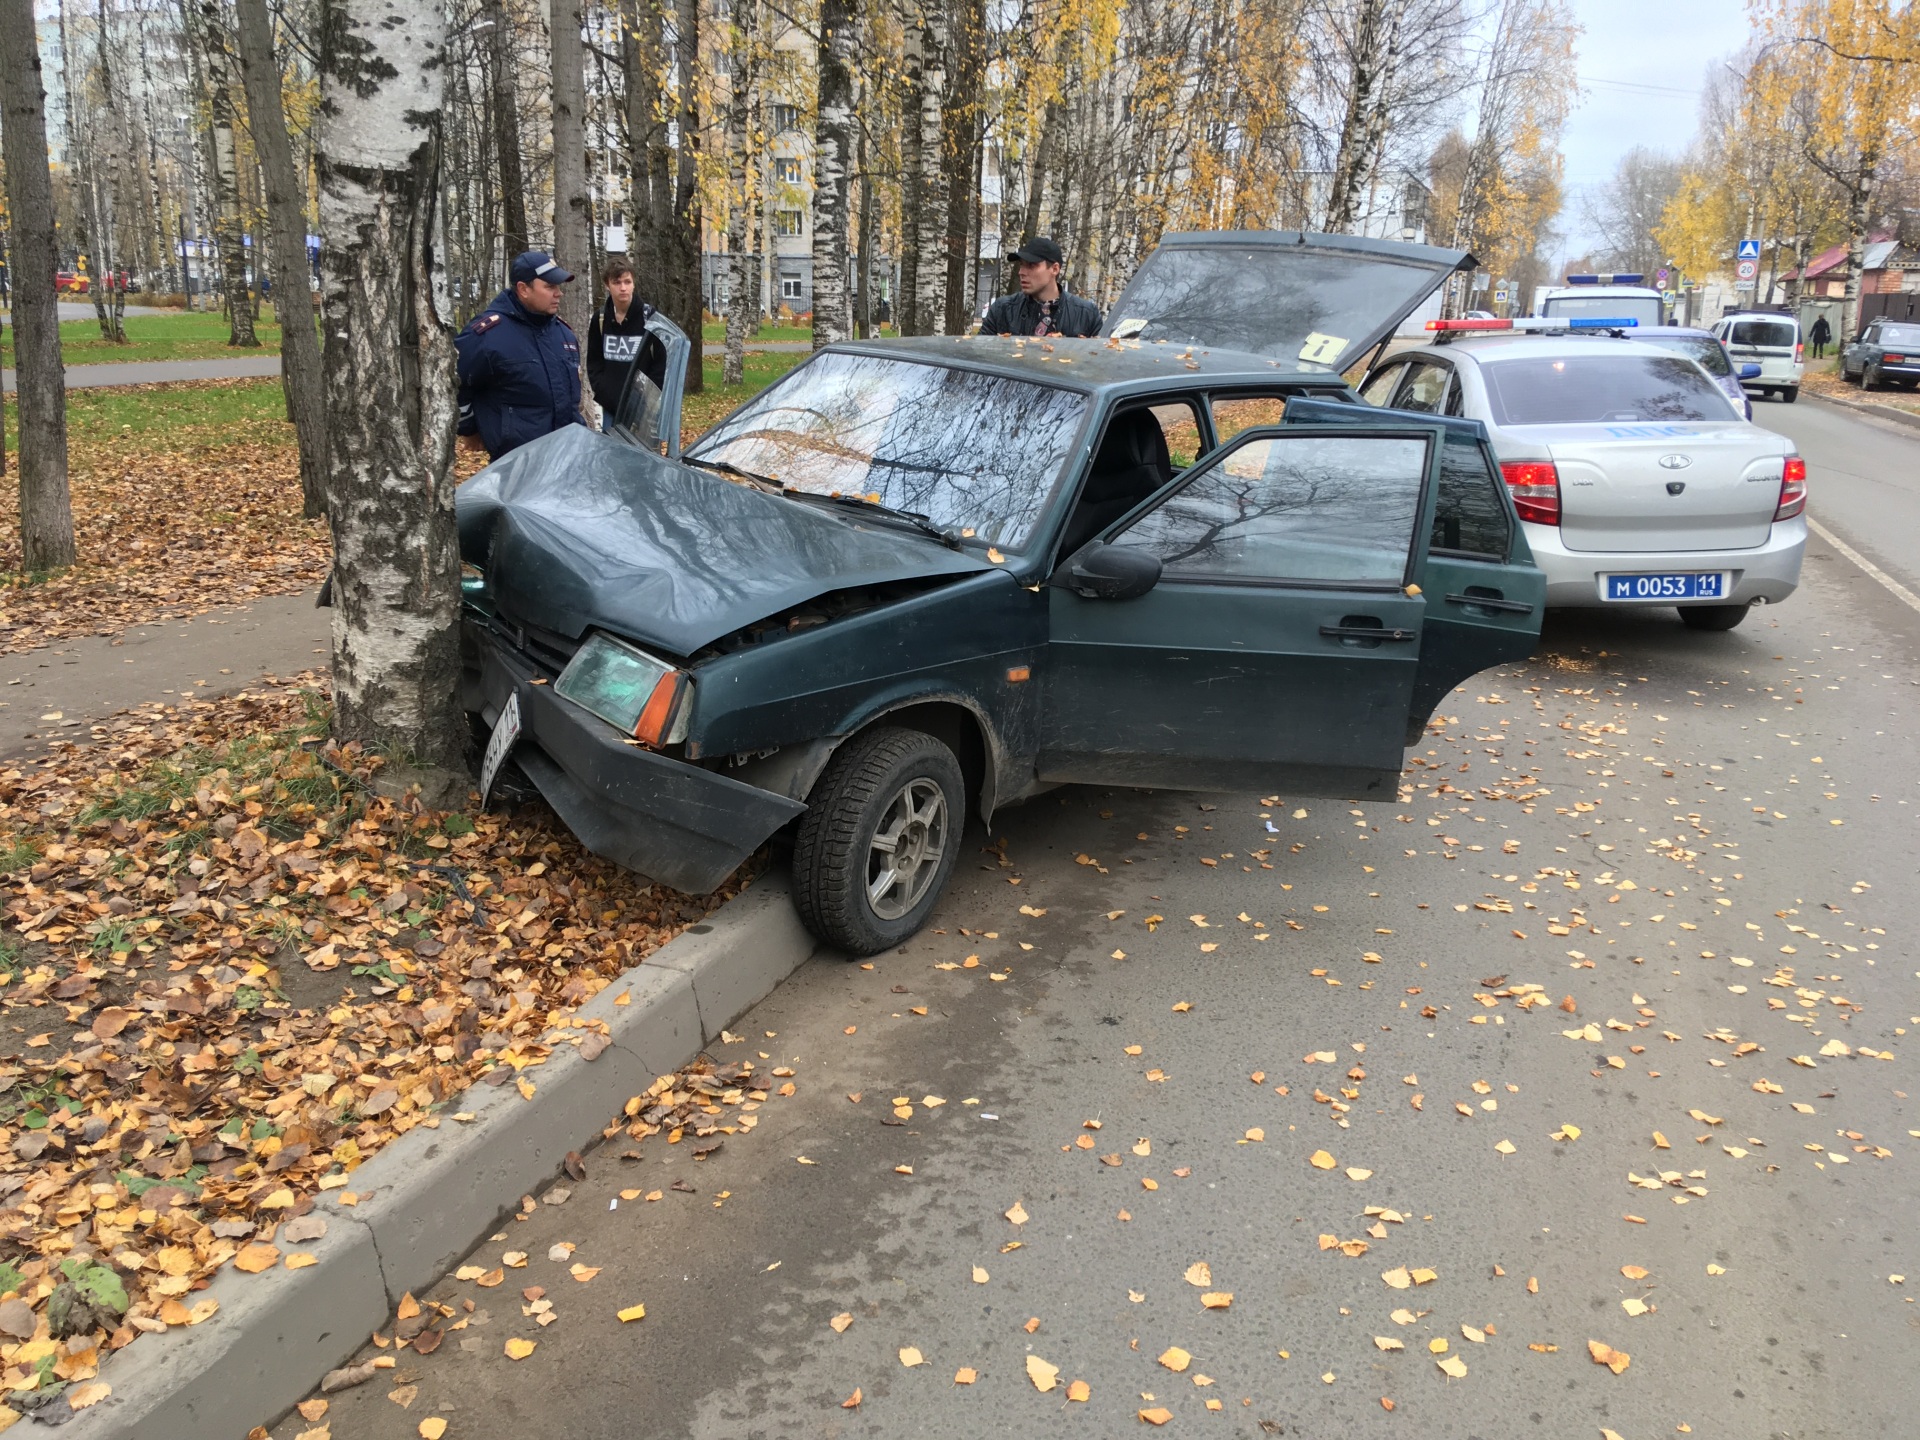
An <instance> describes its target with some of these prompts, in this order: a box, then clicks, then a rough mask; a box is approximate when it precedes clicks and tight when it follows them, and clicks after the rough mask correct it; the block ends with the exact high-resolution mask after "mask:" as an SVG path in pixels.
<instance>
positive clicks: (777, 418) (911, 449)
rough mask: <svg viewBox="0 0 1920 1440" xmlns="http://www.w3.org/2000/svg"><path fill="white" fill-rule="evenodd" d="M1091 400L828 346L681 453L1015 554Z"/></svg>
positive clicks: (1018, 382)
mask: <svg viewBox="0 0 1920 1440" xmlns="http://www.w3.org/2000/svg"><path fill="white" fill-rule="evenodd" d="M1087 403H1088V402H1087V397H1086V396H1085V395H1083V394H1080V393H1078V392H1076V391H1072V390H1061V389H1055V388H1054V387H1052V386H1048V385H1036V384H1034V383H1032V382H1031V381H1027V380H1017V379H1013V378H1010V377H1007V376H1001V375H985V374H981V373H980V372H978V371H974V370H960V369H954V368H950V367H948V366H945V365H933V364H925V363H922V362H919V361H914V360H905V359H896V358H894V357H891V356H886V357H882V356H876V355H845V354H834V353H828V354H824V355H821V356H819V357H817V358H816V359H814V360H812V361H811V362H809V363H808V364H806V365H804V366H802V367H801V368H800V369H798V370H796V371H794V372H793V373H792V374H791V375H789V376H787V377H786V378H785V379H784V380H782V381H780V383H778V384H777V385H774V386H772V387H771V388H770V389H768V390H766V391H765V392H763V393H762V394H760V395H759V396H757V397H756V398H755V399H752V400H750V401H748V402H747V403H746V404H745V405H743V406H742V407H741V408H740V409H738V410H736V411H735V412H734V413H733V414H732V415H730V416H729V417H727V419H726V420H725V421H723V422H722V423H721V424H720V425H718V426H716V427H715V428H714V429H713V430H712V432H710V433H709V434H708V435H707V436H706V437H705V438H704V439H702V440H701V441H700V443H699V444H698V445H696V446H694V447H693V448H692V449H691V450H690V451H689V452H688V456H687V458H688V459H690V460H700V461H705V462H707V463H709V464H722V465H729V466H733V467H736V468H738V469H740V470H744V471H746V472H747V473H748V474H749V475H756V476H761V477H764V478H765V479H768V480H772V481H775V482H777V483H778V484H780V485H782V486H784V487H785V488H787V489H789V490H800V491H805V492H806V493H808V494H811V495H845V496H858V497H861V498H863V499H866V500H869V501H873V502H875V503H876V504H880V505H885V506H887V507H889V508H891V509H895V510H906V511H912V512H915V513H917V514H921V515H924V516H926V517H927V519H929V520H930V521H932V522H933V523H934V524H935V525H937V526H939V527H941V528H942V529H944V530H947V531H949V532H951V533H952V534H953V535H954V536H955V537H956V538H960V539H965V540H972V541H974V542H976V543H979V544H983V545H995V546H1003V547H1005V548H1006V549H1009V550H1014V551H1018V550H1021V549H1023V548H1024V547H1025V545H1026V543H1027V540H1028V538H1029V537H1030V536H1031V535H1032V533H1033V528H1034V525H1035V523H1036V522H1037V521H1038V520H1039V518H1040V514H1041V511H1042V508H1043V507H1044V506H1045V505H1046V502H1047V497H1048V495H1049V494H1050V493H1051V492H1052V490H1053V485H1054V482H1055V480H1057V479H1058V478H1059V474H1060V468H1061V465H1062V463H1063V462H1064V461H1065V459H1066V457H1067V455H1068V453H1069V452H1070V451H1071V450H1072V448H1073V445H1074V442H1075V440H1077V439H1078V438H1079V434H1080V430H1081V425H1082V422H1083V421H1084V420H1085V418H1086V413H1087Z"/></svg>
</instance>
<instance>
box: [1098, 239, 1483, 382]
mask: <svg viewBox="0 0 1920 1440" xmlns="http://www.w3.org/2000/svg"><path fill="white" fill-rule="evenodd" d="M1473 264H1474V259H1473V256H1472V255H1470V254H1468V253H1467V252H1466V251H1465V250H1442V249H1438V248H1436V247H1434V246H1431V245H1411V244H1408V243H1406V242H1405V241H1400V240H1369V239H1367V238H1365V237H1363V236H1359V235H1314V234H1309V233H1307V232H1305V231H1300V230H1231V231H1207V232H1196V233H1191V234H1175V235H1165V236H1162V237H1161V240H1160V245H1159V248H1158V249H1156V250H1155V251H1154V252H1153V253H1152V254H1151V255H1149V256H1147V258H1146V259H1145V260H1144V261H1143V262H1141V265H1140V268H1139V269H1138V270H1136V271H1135V272H1134V275H1133V279H1132V280H1131V281H1129V282H1128V284H1127V288H1126V290H1125V291H1123V292H1122V293H1121V296H1120V298H1119V299H1118V300H1117V301H1115V302H1114V306H1113V308H1112V309H1111V310H1110V311H1108V312H1107V329H1106V333H1107V334H1108V335H1110V336H1118V337H1120V338H1121V339H1136V338H1137V339H1141V340H1166V341H1170V342H1172V343H1175V344H1181V345H1208V346H1214V347H1217V348H1219V349H1223V350H1245V351H1248V352H1250V353H1252V354H1255V355H1265V356H1268V357H1269V358H1271V359H1274V360H1280V361H1292V362H1295V363H1297V364H1298V365H1299V366H1300V368H1302V369H1309V370H1312V369H1325V370H1331V371H1335V372H1338V371H1341V370H1345V369H1347V368H1348V367H1350V366H1352V365H1354V364H1357V363H1358V362H1359V361H1360V360H1361V359H1363V358H1364V357H1365V356H1366V354H1367V352H1368V351H1369V350H1371V349H1372V348H1373V347H1374V346H1375V345H1378V344H1379V343H1380V342H1381V341H1382V340H1384V339H1386V338H1387V337H1388V336H1389V335H1391V334H1393V332H1394V330H1395V328H1396V327H1398V325H1399V324H1400V322H1401V321H1402V320H1404V319H1405V318H1406V317H1407V316H1408V315H1410V314H1412V313H1413V311H1414V310H1415V309H1416V308H1418V306H1419V305H1420V303H1421V302H1422V301H1423V300H1425V299H1426V298H1427V297H1428V296H1429V295H1431V294H1432V293H1433V292H1434V291H1435V290H1436V289H1438V288H1439V286H1440V284H1441V282H1442V281H1444V280H1445V279H1446V278H1447V276H1449V275H1451V274H1452V273H1453V272H1454V271H1455V270H1463V269H1468V268H1470V267H1471V266H1472V265H1473Z"/></svg>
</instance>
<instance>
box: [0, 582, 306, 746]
mask: <svg viewBox="0 0 1920 1440" xmlns="http://www.w3.org/2000/svg"><path fill="white" fill-rule="evenodd" d="M331 615H332V612H331V611H328V610H316V609H315V608H314V606H313V594H312V592H311V591H309V592H307V593H305V594H301V595H275V596H272V597H270V598H268V599H265V600H260V601H257V602H256V603H254V604H252V605H248V606H245V607H242V608H240V609H235V610H229V611H226V612H225V613H223V614H214V615H205V616H201V617H199V618H197V619H193V620H175V621H162V622H159V623H157V624H152V625H141V626H136V627H135V628H133V629H130V630H128V631H126V632H125V633H123V634H121V635H118V636H104V635H101V636H92V637H89V638H87V639H83V640H68V641H64V642H58V643H56V644H55V645H52V646H48V647H45V648H43V649H39V650H28V651H24V652H22V653H21V654H18V655H4V656H0V760H10V759H13V758H15V757H17V756H20V755H23V754H31V753H37V752H39V751H41V750H44V749H45V748H46V746H47V744H48V742H49V741H51V740H53V739H55V738H61V739H70V740H80V741H84V740H86V739H88V738H89V737H90V735H91V733H92V732H91V731H90V730H89V728H88V726H89V724H90V723H91V722H96V721H102V720H105V719H106V718H107V717H108V716H109V715H113V714H115V713H117V712H119V711H121V710H127V709H131V708H132V707H133V706H136V705H140V704H144V703H146V702H147V701H150V700H175V699H185V698H187V697H189V696H191V697H193V698H196V699H205V698H208V697H210V696H214V695H220V694H223V693H225V692H227V691H231V690H239V689H242V688H243V687H245V686H247V685H251V684H252V683H253V682H254V681H255V680H257V679H258V678H259V677H260V676H262V675H266V674H279V675H291V674H295V673H297V672H299V671H301V670H308V669H314V668H322V669H324V668H325V666H326V665H327V656H328V645H329V641H328V635H329V628H328V627H329V620H330V616H331Z"/></svg>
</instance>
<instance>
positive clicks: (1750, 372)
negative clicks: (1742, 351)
mask: <svg viewBox="0 0 1920 1440" xmlns="http://www.w3.org/2000/svg"><path fill="white" fill-rule="evenodd" d="M1759 373H1760V367H1759V366H1758V365H1753V364H1747V365H1742V366H1741V367H1740V378H1741V379H1742V380H1751V379H1753V378H1754V377H1755V376H1757V375H1758V374H1759Z"/></svg>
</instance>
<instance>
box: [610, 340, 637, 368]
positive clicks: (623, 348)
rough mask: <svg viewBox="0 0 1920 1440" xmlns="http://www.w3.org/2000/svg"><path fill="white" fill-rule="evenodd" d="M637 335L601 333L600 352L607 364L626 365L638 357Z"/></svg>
mask: <svg viewBox="0 0 1920 1440" xmlns="http://www.w3.org/2000/svg"><path fill="white" fill-rule="evenodd" d="M641 339H642V337H641V336H638V335H602V336H601V337H600V354H601V357H602V358H603V359H605V360H606V361H607V362H608V363H609V364H615V365H627V364H631V363H632V362H633V361H635V360H638V359H639V358H640V341H641Z"/></svg>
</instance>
